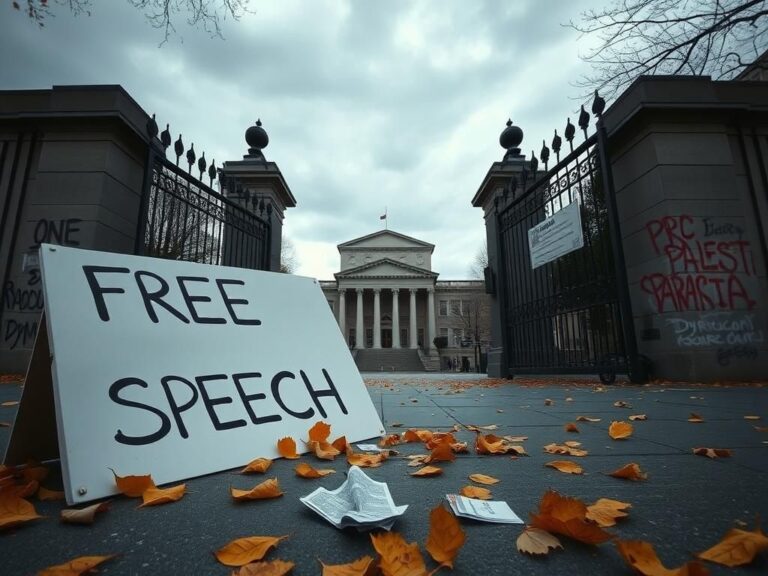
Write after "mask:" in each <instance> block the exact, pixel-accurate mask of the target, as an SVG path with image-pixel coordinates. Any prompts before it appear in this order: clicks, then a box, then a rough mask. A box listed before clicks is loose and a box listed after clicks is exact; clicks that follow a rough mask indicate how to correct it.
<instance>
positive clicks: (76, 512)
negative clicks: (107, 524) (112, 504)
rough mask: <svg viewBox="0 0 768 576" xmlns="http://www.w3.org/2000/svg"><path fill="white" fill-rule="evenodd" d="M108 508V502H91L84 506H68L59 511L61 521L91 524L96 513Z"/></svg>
mask: <svg viewBox="0 0 768 576" xmlns="http://www.w3.org/2000/svg"><path fill="white" fill-rule="evenodd" d="M108 509H109V502H100V503H99V504H91V505H90V506H87V507H86V508H80V509H77V508H68V509H67V510H62V511H61V521H62V522H67V523H69V524H93V521H94V519H95V518H96V514H97V513H98V512H104V511H106V510H108Z"/></svg>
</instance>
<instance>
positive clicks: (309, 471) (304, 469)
mask: <svg viewBox="0 0 768 576" xmlns="http://www.w3.org/2000/svg"><path fill="white" fill-rule="evenodd" d="M294 470H295V471H296V476H301V477H302V478H322V477H323V476H328V474H335V473H336V470H331V469H325V470H317V469H315V468H313V467H312V466H310V465H309V464H307V463H306V462H300V463H299V464H297V465H296V468H294Z"/></svg>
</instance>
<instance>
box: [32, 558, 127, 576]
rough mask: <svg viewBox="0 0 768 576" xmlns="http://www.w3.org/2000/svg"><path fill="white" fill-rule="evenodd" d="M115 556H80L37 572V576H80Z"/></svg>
mask: <svg viewBox="0 0 768 576" xmlns="http://www.w3.org/2000/svg"><path fill="white" fill-rule="evenodd" d="M114 557H115V556H114V555H112V556H80V557H79V558H75V559H74V560H70V561H69V562H65V563H64V564H57V565H56V566H49V567H48V568H44V569H43V570H41V571H40V572H38V573H37V576H78V575H79V574H83V573H85V572H88V571H90V570H93V568H95V567H96V566H98V565H99V564H101V563H102V562H106V561H107V560H109V559H111V558H114Z"/></svg>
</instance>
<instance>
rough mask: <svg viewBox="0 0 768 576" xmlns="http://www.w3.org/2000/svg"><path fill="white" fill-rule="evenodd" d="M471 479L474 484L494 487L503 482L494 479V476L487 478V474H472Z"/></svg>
mask: <svg viewBox="0 0 768 576" xmlns="http://www.w3.org/2000/svg"><path fill="white" fill-rule="evenodd" d="M469 479H470V480H472V482H477V483H478V484H485V485H486V486H492V485H493V484H498V483H499V482H501V480H499V479H498V478H494V477H493V476H486V475H485V474H470V475H469Z"/></svg>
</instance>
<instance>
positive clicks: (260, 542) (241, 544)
mask: <svg viewBox="0 0 768 576" xmlns="http://www.w3.org/2000/svg"><path fill="white" fill-rule="evenodd" d="M286 538H288V536H277V537H274V536H250V537H248V538H238V539H237V540H232V542H230V543H229V544H227V545H226V546H224V547H223V548H221V549H219V550H217V551H216V552H214V554H215V556H216V559H217V560H218V561H219V562H221V563H222V564H224V565H225V566H245V565H246V564H249V563H251V562H256V561H257V560H261V559H262V558H264V556H266V554H267V552H269V550H270V549H271V548H273V547H275V546H277V545H278V543H280V542H281V541H282V540H285V539H286Z"/></svg>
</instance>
